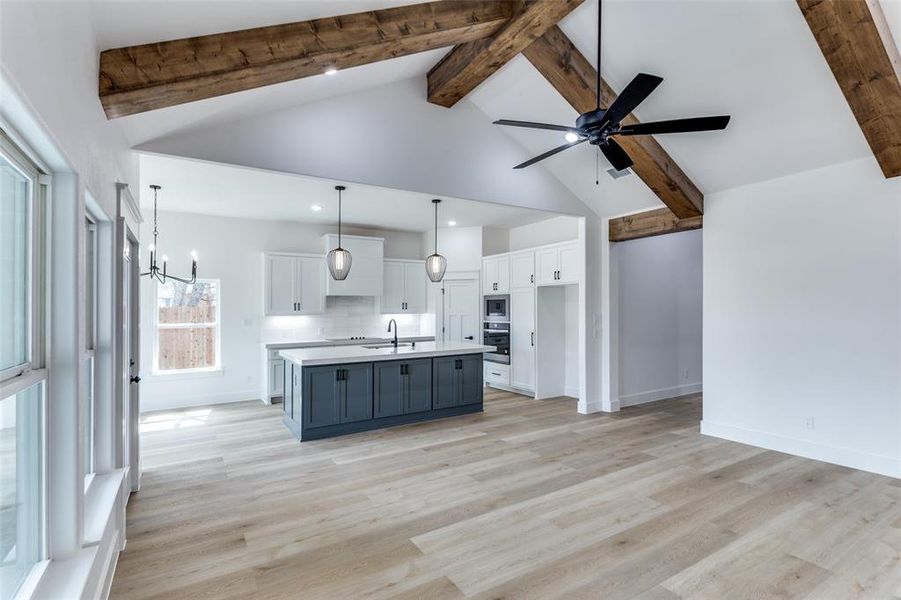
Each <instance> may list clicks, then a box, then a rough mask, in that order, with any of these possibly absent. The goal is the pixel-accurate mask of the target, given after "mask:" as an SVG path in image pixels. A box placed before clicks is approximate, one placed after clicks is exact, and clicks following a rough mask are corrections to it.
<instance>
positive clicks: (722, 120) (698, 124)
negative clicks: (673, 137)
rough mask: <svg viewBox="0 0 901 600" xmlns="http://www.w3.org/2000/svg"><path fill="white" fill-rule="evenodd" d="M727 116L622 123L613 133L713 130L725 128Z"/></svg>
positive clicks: (632, 133)
mask: <svg viewBox="0 0 901 600" xmlns="http://www.w3.org/2000/svg"><path fill="white" fill-rule="evenodd" d="M729 118H730V117H729V116H728V115H724V116H721V117H693V118H690V119H672V120H669V121H655V122H653V123H635V124H634V125H623V126H622V127H621V128H620V130H619V131H616V132H614V134H615V135H652V134H657V133H691V132H693V131H715V130H717V129H725V128H726V125H728V124H729Z"/></svg>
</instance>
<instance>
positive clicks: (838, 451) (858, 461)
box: [701, 421, 901, 478]
mask: <svg viewBox="0 0 901 600" xmlns="http://www.w3.org/2000/svg"><path fill="white" fill-rule="evenodd" d="M701 433H702V434H704V435H709V436H712V437H718V438H722V439H724V440H730V441H733V442H740V443H742V444H749V445H751V446H757V447H758V448H766V449H767V450H776V451H777V452H784V453H786V454H793V455H795V456H803V457H804V458H811V459H813V460H819V461H823V462H827V463H832V464H835V465H841V466H843V467H851V468H852V469H860V470H861V471H869V472H871V473H878V474H879V475H887V476H888V477H895V478H901V460H899V459H897V458H894V457H891V456H885V455H881V454H870V453H868V452H861V451H859V450H854V449H851V448H840V447H837V446H829V445H826V444H819V443H816V442H810V441H807V440H799V439H796V438H790V437H786V436H783V435H779V434H775V433H767V432H764V431H755V430H753V429H744V428H742V427H735V426H733V425H725V424H723V423H711V422H710V421H701Z"/></svg>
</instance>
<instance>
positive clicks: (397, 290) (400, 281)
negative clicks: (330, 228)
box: [351, 259, 427, 314]
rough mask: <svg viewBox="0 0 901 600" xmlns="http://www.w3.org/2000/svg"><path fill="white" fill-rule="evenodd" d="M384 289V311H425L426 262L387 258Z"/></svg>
mask: <svg viewBox="0 0 901 600" xmlns="http://www.w3.org/2000/svg"><path fill="white" fill-rule="evenodd" d="M352 269H353V267H351V270H352ZM383 290H384V292H383V294H382V302H381V310H382V313H387V314H397V313H416V314H420V313H424V312H425V311H426V293H427V292H426V290H427V288H426V274H425V262H424V261H421V260H390V259H389V260H385V281H384V286H383Z"/></svg>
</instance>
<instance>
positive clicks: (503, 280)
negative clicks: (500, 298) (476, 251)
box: [482, 254, 510, 296]
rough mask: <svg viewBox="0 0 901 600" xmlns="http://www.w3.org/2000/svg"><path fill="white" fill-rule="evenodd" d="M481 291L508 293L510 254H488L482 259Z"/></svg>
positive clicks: (488, 293)
mask: <svg viewBox="0 0 901 600" xmlns="http://www.w3.org/2000/svg"><path fill="white" fill-rule="evenodd" d="M482 293H483V294H485V295H486V296H490V295H492V294H509V293H510V256H509V255H507V254H504V255H502V256H489V257H486V258H483V259H482Z"/></svg>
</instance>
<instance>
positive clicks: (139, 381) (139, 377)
mask: <svg viewBox="0 0 901 600" xmlns="http://www.w3.org/2000/svg"><path fill="white" fill-rule="evenodd" d="M129 381H130V382H132V383H141V376H140V375H135V376H134V377H131V378H130V379H129Z"/></svg>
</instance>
